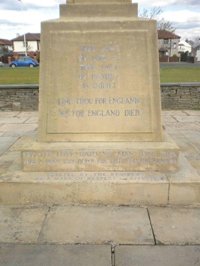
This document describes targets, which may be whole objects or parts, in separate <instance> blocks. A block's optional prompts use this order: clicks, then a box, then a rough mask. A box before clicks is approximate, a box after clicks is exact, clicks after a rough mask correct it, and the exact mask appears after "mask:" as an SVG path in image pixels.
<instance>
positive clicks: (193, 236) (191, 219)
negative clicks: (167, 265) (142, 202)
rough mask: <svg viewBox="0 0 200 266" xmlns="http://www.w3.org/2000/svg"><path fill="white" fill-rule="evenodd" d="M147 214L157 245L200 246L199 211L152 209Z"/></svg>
mask: <svg viewBox="0 0 200 266" xmlns="http://www.w3.org/2000/svg"><path fill="white" fill-rule="evenodd" d="M185 197H187V194H186V195H185ZM149 212H150V218H151V222H152V226H153V230H154V234H155V238H156V243H157V244H164V245H168V244H173V245H176V244H177V245H187V244H190V245H192V244H200V222H199V221H200V209H190V208H153V207H152V208H149Z"/></svg>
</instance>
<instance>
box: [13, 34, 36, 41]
mask: <svg viewBox="0 0 200 266" xmlns="http://www.w3.org/2000/svg"><path fill="white" fill-rule="evenodd" d="M25 35H26V41H40V33H26V34H25ZM12 41H24V35H20V36H18V37H16V38H14V39H12Z"/></svg>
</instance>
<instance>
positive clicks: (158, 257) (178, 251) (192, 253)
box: [115, 246, 200, 266]
mask: <svg viewBox="0 0 200 266" xmlns="http://www.w3.org/2000/svg"><path fill="white" fill-rule="evenodd" d="M199 265H200V246H184V247H180V246H162V247H160V246H159V247H158V246H152V247H151V246H146V247H145V246H143V247H138V246H118V247H116V249H115V266H199Z"/></svg>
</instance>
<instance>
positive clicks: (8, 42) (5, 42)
mask: <svg viewBox="0 0 200 266" xmlns="http://www.w3.org/2000/svg"><path fill="white" fill-rule="evenodd" d="M0 45H12V41H9V40H7V39H0Z"/></svg>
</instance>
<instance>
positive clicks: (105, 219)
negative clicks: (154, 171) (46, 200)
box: [40, 206, 154, 245]
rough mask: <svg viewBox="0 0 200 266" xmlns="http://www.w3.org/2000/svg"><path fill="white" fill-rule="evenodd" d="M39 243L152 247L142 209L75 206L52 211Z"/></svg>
mask: <svg viewBox="0 0 200 266" xmlns="http://www.w3.org/2000/svg"><path fill="white" fill-rule="evenodd" d="M40 242H45V243H46V242H48V243H50V242H51V243H60V244H63V243H68V244H75V243H88V244H105V243H116V244H148V245H151V244H153V243H154V242H153V235H152V232H151V226H150V222H149V219H148V214H147V210H146V209H145V208H144V209H142V208H129V207H121V208H120V207H78V206H65V207H57V208H53V209H52V211H51V212H50V213H49V215H48V217H47V220H46V223H45V225H44V227H43V230H42V233H41V235H40Z"/></svg>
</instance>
